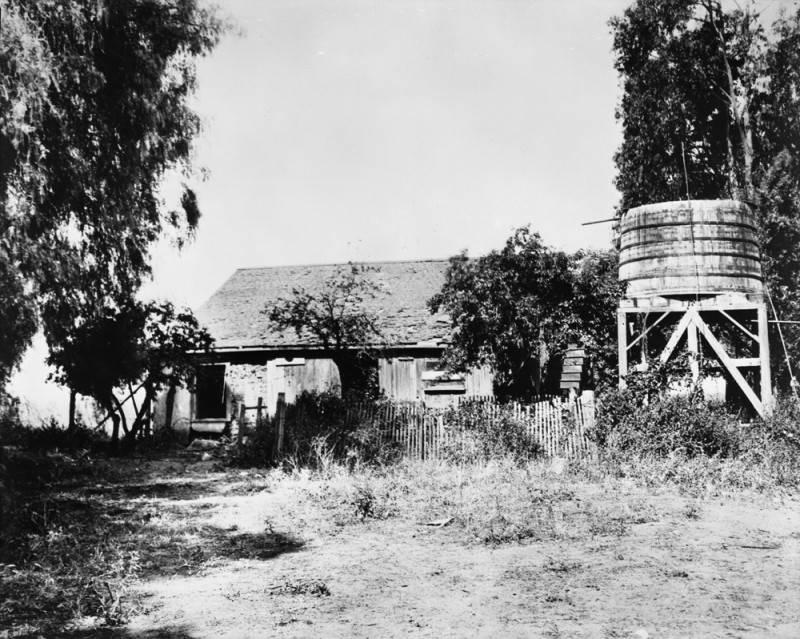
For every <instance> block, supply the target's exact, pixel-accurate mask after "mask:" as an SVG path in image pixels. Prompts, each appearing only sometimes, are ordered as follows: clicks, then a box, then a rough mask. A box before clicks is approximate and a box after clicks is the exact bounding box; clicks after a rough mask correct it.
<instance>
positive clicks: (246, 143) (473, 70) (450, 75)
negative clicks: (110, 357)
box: [148, 0, 628, 305]
mask: <svg viewBox="0 0 800 639" xmlns="http://www.w3.org/2000/svg"><path fill="white" fill-rule="evenodd" d="M627 4H628V2H627V1H626V0H595V1H592V2H583V1H582V2H578V1H576V0H572V1H564V0H560V1H559V0H457V1H456V0H451V1H437V0H420V1H409V0H336V1H335V2H332V1H330V0H265V1H255V0H232V1H231V0H228V1H226V2H224V3H223V5H224V9H225V10H226V11H227V12H229V13H230V15H231V16H232V17H233V19H234V20H235V21H236V22H237V23H238V24H239V25H240V27H241V28H242V30H243V34H242V35H241V36H238V37H237V36H236V35H230V36H228V37H226V38H225V40H224V41H223V42H222V43H221V44H220V46H219V48H218V49H217V50H216V51H215V52H214V53H213V55H212V56H211V57H209V58H208V59H206V60H203V61H202V62H201V63H200V65H199V91H198V94H197V108H198V110H199V111H200V113H201V114H202V116H203V118H204V121H205V130H204V132H203V134H202V137H201V139H200V140H199V144H198V157H197V160H198V165H200V166H203V167H205V168H207V169H208V170H209V171H210V177H209V179H208V180H207V181H206V182H204V183H201V184H198V185H197V191H198V196H199V201H200V207H201V210H202V211H203V217H202V219H201V224H200V229H199V232H198V235H197V238H196V240H195V242H194V243H193V244H192V245H190V246H189V247H187V248H185V249H184V250H183V251H182V252H181V253H180V254H179V253H177V251H176V250H175V249H174V248H173V247H171V246H166V247H162V249H161V250H159V251H158V253H157V257H156V260H155V279H154V284H153V286H152V287H149V289H148V293H149V294H152V295H157V296H161V297H169V298H172V299H174V300H176V301H178V302H182V303H187V304H190V305H199V304H201V303H202V302H203V301H204V300H205V299H207V298H208V297H209V296H210V295H211V293H213V291H214V290H216V288H217V287H219V286H220V285H221V284H222V282H223V281H224V280H225V279H226V278H227V277H228V276H229V275H230V274H231V273H232V272H233V271H234V270H235V269H236V268H238V267H243V266H263V265H283V264H298V263H321V262H322V263H324V262H346V261H348V260H352V261H376V260H390V259H391V260H399V259H417V258H444V257H448V256H450V255H453V254H455V253H457V252H458V251H460V250H462V249H468V250H469V252H470V254H472V255H478V254H481V253H485V252H487V251H489V250H491V249H492V248H498V247H500V246H502V244H503V242H504V240H505V239H506V238H507V237H508V236H509V235H510V234H511V232H512V230H513V229H514V228H516V227H518V226H522V225H525V224H530V225H531V226H532V228H533V229H535V230H538V231H540V233H541V234H542V236H543V237H544V239H545V241H546V242H548V243H549V244H552V245H556V246H560V247H564V248H567V249H570V250H574V249H577V248H579V247H581V246H589V245H591V246H595V247H605V246H607V245H608V242H609V239H610V230H609V226H608V225H603V226H593V227H581V225H580V223H581V222H582V221H586V220H592V219H598V218H605V217H609V216H611V215H612V214H613V207H614V205H615V203H616V201H617V197H618V196H617V193H616V190H615V189H614V187H613V186H612V179H613V175H614V169H613V163H612V155H613V153H614V150H615V148H616V146H617V145H618V143H619V138H620V135H619V131H618V128H617V125H616V123H615V121H614V107H615V104H616V101H617V95H618V91H617V78H616V75H615V72H614V70H613V67H612V55H611V37H610V33H609V29H608V26H607V22H608V19H609V18H610V17H611V16H612V15H613V14H615V13H619V12H621V11H622V10H623V9H624V7H625V6H627Z"/></svg>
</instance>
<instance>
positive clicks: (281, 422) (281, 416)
mask: <svg viewBox="0 0 800 639" xmlns="http://www.w3.org/2000/svg"><path fill="white" fill-rule="evenodd" d="M260 403H261V398H259V405H260ZM275 413H276V415H277V417H278V442H277V445H276V447H275V448H276V451H275V453H276V454H275V456H276V458H277V457H279V456H280V455H281V453H282V452H283V429H284V427H285V426H286V393H278V405H277V407H276V411H275Z"/></svg>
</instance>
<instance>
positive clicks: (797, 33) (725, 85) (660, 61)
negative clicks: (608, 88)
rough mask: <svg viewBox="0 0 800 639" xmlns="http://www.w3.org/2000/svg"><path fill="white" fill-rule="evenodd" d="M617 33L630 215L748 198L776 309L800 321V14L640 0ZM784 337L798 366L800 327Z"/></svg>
mask: <svg viewBox="0 0 800 639" xmlns="http://www.w3.org/2000/svg"><path fill="white" fill-rule="evenodd" d="M611 27H612V31H613V34H614V52H615V55H616V60H615V66H616V69H617V71H618V72H619V74H620V77H621V80H622V90H623V93H622V98H621V101H620V104H619V108H618V111H617V117H618V119H619V121H620V123H621V124H622V131H623V142H622V145H621V147H620V148H619V150H618V152H617V154H616V156H615V161H616V164H617V169H618V174H617V178H616V184H617V187H618V188H619V190H620V193H621V194H622V199H621V202H620V208H621V209H623V210H624V209H627V208H629V207H632V206H637V205H640V204H644V203H647V202H656V201H663V200H677V199H684V198H686V197H687V194H688V196H689V197H691V198H726V197H732V198H736V199H742V200H744V201H746V202H748V203H749V204H750V205H751V206H752V207H753V208H754V210H755V211H756V213H757V216H758V220H759V233H760V239H761V248H762V256H763V261H764V268H765V276H766V282H767V286H768V289H769V291H770V293H771V295H772V297H773V299H774V301H775V305H776V306H777V310H778V314H779V315H780V317H781V319H784V320H800V291H798V287H797V284H796V283H797V281H798V279H800V9H796V10H795V13H793V14H791V15H786V14H783V15H781V17H780V18H779V19H778V20H777V22H775V23H774V24H773V25H771V27H769V28H768V27H767V26H765V25H764V24H763V20H762V18H761V15H760V14H759V6H758V4H756V3H753V2H751V3H748V4H746V5H744V6H739V5H738V4H737V5H736V7H735V8H733V9H726V8H724V7H723V6H722V4H720V3H719V2H715V1H713V0H637V1H636V2H634V3H633V4H632V5H631V6H630V7H629V8H628V9H627V10H626V11H625V12H624V14H623V15H622V16H619V17H616V18H614V19H612V21H611ZM784 333H785V334H786V335H787V337H788V342H789V351H790V354H791V358H792V359H793V360H795V362H800V330H798V328H797V327H796V326H795V325H787V326H785V328H784ZM775 337H776V339H775V343H779V341H778V339H777V335H776V336H775ZM773 354H774V356H775V362H774V363H775V365H776V367H778V369H779V373H780V374H779V375H778V379H779V380H780V381H782V382H783V383H786V382H787V381H788V376H787V375H785V372H786V369H785V367H784V366H783V364H782V353H781V349H780V348H774V349H773Z"/></svg>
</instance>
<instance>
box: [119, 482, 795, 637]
mask: <svg viewBox="0 0 800 639" xmlns="http://www.w3.org/2000/svg"><path fill="white" fill-rule="evenodd" d="M207 479H208V481H209V483H208V484H207V485H208V486H209V487H211V486H213V491H212V492H211V494H209V495H208V496H201V497H196V496H195V497H193V498H192V499H180V498H175V497H174V496H167V497H157V498H154V499H153V500H151V501H154V502H156V503H157V504H158V506H159V508H162V509H166V510H169V509H173V510H174V509H176V508H178V509H180V510H182V511H184V512H186V513H190V516H191V517H194V518H195V520H196V522H195V523H197V522H205V523H206V524H209V525H212V526H215V527H217V528H218V529H221V530H229V531H230V534H231V537H232V538H235V539H237V540H239V541H238V542H237V543H239V542H241V543H247V541H248V540H249V541H250V542H252V541H253V540H256V539H258V540H260V541H259V544H260V545H257V547H256V552H250V553H247V552H242V553H240V554H239V556H242V557H244V558H235V556H234V555H231V554H230V553H229V554H228V555H227V557H220V558H217V559H212V560H210V561H208V562H206V563H205V564H204V566H203V568H202V570H201V571H200V572H199V573H198V574H194V575H189V576H165V577H158V578H152V579H150V580H148V581H147V582H145V584H144V586H143V588H144V589H145V591H146V592H147V593H148V599H147V602H148V608H149V612H147V613H146V614H144V615H142V616H140V617H137V618H135V619H134V620H133V621H132V622H131V623H130V624H129V625H128V626H127V628H125V630H124V631H123V633H122V634H121V636H126V637H160V636H167V637H170V636H171V637H173V638H189V637H191V638H196V639H200V638H205V637H208V638H211V637H213V638H220V637H229V638H247V637H405V636H415V637H601V638H609V637H637V638H640V639H641V638H643V637H681V638H683V637H785V638H787V639H788V638H793V639H794V638H796V637H800V608H798V606H797V601H798V599H800V508H798V502H797V501H794V500H789V501H786V502H776V501H774V500H769V499H765V498H764V499H754V498H744V497H742V498H737V499H726V500H715V501H703V502H701V503H700V505H699V506H696V505H695V503H694V502H693V501H691V500H688V499H686V498H684V497H681V496H679V495H677V494H672V493H669V492H662V493H660V494H658V495H653V494H648V493H645V492H641V494H637V495H636V499H638V500H642V499H645V500H648V505H649V506H650V507H652V509H653V511H654V512H657V513H659V514H658V516H656V517H653V518H651V520H648V521H642V522H641V523H637V524H635V525H633V526H631V527H630V529H629V530H627V531H625V532H624V533H620V534H613V531H612V532H611V533H609V531H599V532H598V533H597V534H593V535H590V536H587V537H586V538H584V539H580V540H577V541H576V540H574V539H572V540H553V541H536V542H528V543H509V544H503V545H500V546H497V547H491V546H487V545H485V544H480V543H466V542H465V540H464V539H463V536H460V535H459V531H458V530H455V529H453V528H452V527H442V528H439V527H431V526H425V525H420V523H419V522H415V521H410V520H408V519H406V518H391V519H387V520H383V521H369V520H368V521H367V522H365V523H363V524H357V525H350V526H345V527H343V528H341V529H338V530H332V531H331V530H328V531H325V532H312V531H309V530H304V529H302V526H303V524H302V522H297V521H295V520H293V519H291V518H289V517H288V516H287V514H286V513H287V512H288V511H290V510H291V508H290V506H291V505H292V504H293V503H295V501H296V500H297V491H298V490H299V488H298V487H297V486H296V485H294V484H293V483H292V482H291V481H286V482H281V483H280V484H279V485H277V486H271V487H270V486H267V487H262V488H259V486H258V485H255V486H253V485H252V482H251V480H250V479H248V480H247V481H248V482H250V484H249V488H246V489H243V488H242V485H241V477H239V478H237V477H236V476H235V475H233V476H232V475H222V474H217V475H209V476H208V477H207ZM242 493H244V494H242ZM611 496H613V492H612V494H611ZM584 497H586V498H597V496H596V495H592V494H587V495H585V496H584ZM605 498H610V496H607V497H605ZM295 514H296V513H295ZM292 525H297V526H299V527H300V529H298V530H287V528H290V527H291V526H292ZM272 527H274V530H272ZM265 535H266V537H265ZM265 539H267V540H270V539H271V540H272V543H266V542H265V541H264V540H265ZM298 539H299V540H300V541H297V540H298ZM287 540H290V541H287ZM291 540H295V541H291ZM116 634H119V633H115V635H116Z"/></svg>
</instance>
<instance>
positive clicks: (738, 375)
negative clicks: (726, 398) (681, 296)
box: [687, 310, 764, 417]
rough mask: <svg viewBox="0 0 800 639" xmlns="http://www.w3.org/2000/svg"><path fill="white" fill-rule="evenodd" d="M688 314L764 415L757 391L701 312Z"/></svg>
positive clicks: (745, 393) (747, 395) (757, 410)
mask: <svg viewBox="0 0 800 639" xmlns="http://www.w3.org/2000/svg"><path fill="white" fill-rule="evenodd" d="M687 315H688V316H689V317H690V319H691V321H692V322H694V323H695V324H696V325H697V328H698V329H699V330H700V332H701V333H702V335H703V337H705V338H706V341H707V342H708V345H709V346H711V348H712V349H713V350H714V352H715V353H716V355H717V357H718V358H719V361H720V363H721V364H722V365H723V366H724V367H725V368H726V369H727V371H728V373H729V374H730V376H731V377H732V378H733V381H735V382H736V384H737V385H738V386H739V388H740V389H742V392H743V393H744V395H745V397H747V399H748V400H749V401H750V403H751V404H752V405H753V408H755V409H756V412H757V413H758V415H759V417H764V405H763V403H762V402H761V400H760V399H759V398H758V396H757V395H756V394H755V391H753V389H752V388H750V384H748V383H747V380H746V379H745V378H744V377H743V376H742V374H741V373H740V372H739V369H738V368H736V364H735V363H734V361H733V359H731V356H730V355H728V353H726V352H725V347H724V346H723V345H722V344H721V343H720V341H719V340H718V339H717V338H716V337H714V334H713V333H712V332H711V329H710V328H708V325H707V324H706V323H705V322H704V321H703V318H701V317H700V314H699V313H697V311H694V310H690V311H689V312H688V313H687Z"/></svg>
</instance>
